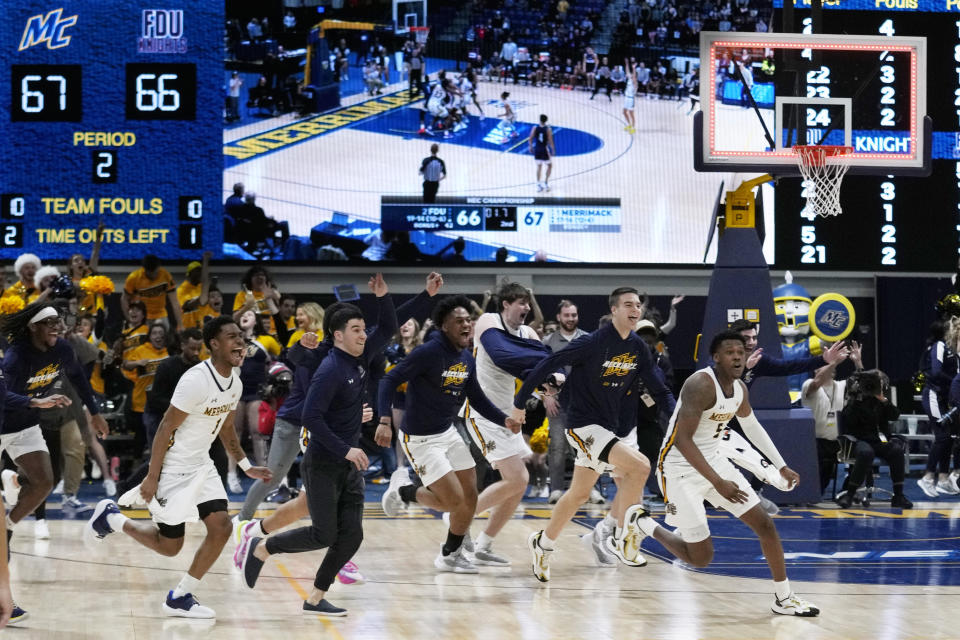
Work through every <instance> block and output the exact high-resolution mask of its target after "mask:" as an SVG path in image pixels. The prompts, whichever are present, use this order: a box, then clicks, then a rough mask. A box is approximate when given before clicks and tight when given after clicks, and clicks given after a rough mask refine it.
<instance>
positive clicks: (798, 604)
mask: <svg viewBox="0 0 960 640" xmlns="http://www.w3.org/2000/svg"><path fill="white" fill-rule="evenodd" d="M770 610H771V611H773V612H774V613H779V614H780V615H784V616H801V617H803V618H813V617H815V616H818V615H820V609H818V608H817V607H816V606H814V605H813V603H811V602H807V601H806V600H804V599H803V598H801V597H800V596H798V595H797V594H795V593H791V594H790V595H789V596H787V597H786V598H784V599H783V600H780V599H779V598H777V597H776V596H774V597H773V605H772V606H771V607H770Z"/></svg>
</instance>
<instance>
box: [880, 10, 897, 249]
mask: <svg viewBox="0 0 960 640" xmlns="http://www.w3.org/2000/svg"><path fill="white" fill-rule="evenodd" d="M877 31H878V32H879V33H881V34H883V35H885V36H893V35H894V34H895V33H896V31H895V30H894V28H893V20H890V19H887V20H884V21H883V23H882V24H881V25H880V27H879V28H878V29H877ZM892 60H893V56H892V55H890V54H889V53H887V52H886V51H884V52H883V53H881V54H880V61H881V62H890V61H892ZM896 79H897V77H896V73H895V71H894V68H893V66H892V65H889V64H882V65H881V66H880V96H879V98H880V105H881V107H880V126H881V127H893V126H895V125H896V123H895V122H894V115H895V112H894V110H893V105H896V103H897V92H896V89H895V88H894V82H896ZM896 198H897V185H896V184H895V183H894V182H893V176H890V175H888V176H887V179H886V180H885V181H883V182H881V183H880V199H881V200H883V204H882V207H883V221H882V224H881V225H880V264H882V265H887V266H895V265H896V264H897V247H896V244H897V227H896V226H895V225H894V218H893V204H894V201H895V200H896Z"/></svg>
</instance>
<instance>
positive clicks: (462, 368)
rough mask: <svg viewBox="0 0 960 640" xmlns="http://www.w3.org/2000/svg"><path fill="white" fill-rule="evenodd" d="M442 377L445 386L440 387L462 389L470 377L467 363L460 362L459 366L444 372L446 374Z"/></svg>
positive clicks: (456, 365)
mask: <svg viewBox="0 0 960 640" xmlns="http://www.w3.org/2000/svg"><path fill="white" fill-rule="evenodd" d="M440 375H441V376H442V377H443V384H441V385H440V386H442V387H460V386H462V385H463V383H464V382H466V381H467V378H468V377H469V376H470V372H469V371H467V363H465V362H458V363H457V364H455V365H453V366H451V367H450V368H448V369H446V370H444V372H443V373H441V374H440Z"/></svg>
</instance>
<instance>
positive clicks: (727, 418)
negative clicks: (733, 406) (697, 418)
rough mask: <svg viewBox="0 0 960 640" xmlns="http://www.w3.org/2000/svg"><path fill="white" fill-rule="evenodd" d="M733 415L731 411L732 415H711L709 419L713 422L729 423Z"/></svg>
mask: <svg viewBox="0 0 960 640" xmlns="http://www.w3.org/2000/svg"><path fill="white" fill-rule="evenodd" d="M733 414H734V412H733V411H731V412H730V413H711V414H710V417H709V418H707V419H708V420H713V421H715V422H729V421H730V418H732V417H733Z"/></svg>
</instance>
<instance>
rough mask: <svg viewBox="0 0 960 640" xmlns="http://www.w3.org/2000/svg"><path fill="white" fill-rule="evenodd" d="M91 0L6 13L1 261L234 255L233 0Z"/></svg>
mask: <svg viewBox="0 0 960 640" xmlns="http://www.w3.org/2000/svg"><path fill="white" fill-rule="evenodd" d="M163 7H164V8H159V6H158V5H157V3H155V2H148V1H143V0H126V1H124V2H97V1H95V0H85V1H81V2H74V3H69V5H68V6H66V7H64V8H56V7H55V6H51V5H49V4H47V3H41V2H33V1H25V2H17V3H12V4H10V5H9V6H5V7H4V11H3V12H2V13H0V34H2V35H3V42H5V43H7V44H6V45H5V46H6V47H7V49H6V51H7V55H5V56H4V60H5V61H7V62H5V64H6V65H7V66H6V68H5V69H3V73H4V75H5V76H6V78H7V79H8V81H3V82H0V139H2V140H3V141H4V143H3V145H2V146H0V148H2V152H0V154H2V155H0V159H2V162H0V258H6V259H11V258H15V257H16V256H17V255H19V254H20V253H23V252H24V251H30V252H33V253H37V254H39V255H41V256H43V258H44V259H45V260H54V259H64V258H66V257H68V256H69V255H70V254H72V253H75V252H77V251H81V252H88V251H89V247H90V246H91V245H92V243H93V240H94V237H95V230H96V228H97V225H98V223H99V222H100V221H101V220H102V221H103V222H104V223H105V226H106V230H105V233H104V239H103V242H104V244H105V245H109V246H105V247H104V255H105V256H109V257H110V258H111V259H125V260H139V259H140V258H141V257H142V256H143V255H144V254H146V253H154V254H156V255H158V256H160V257H162V258H166V259H180V258H182V259H194V258H195V257H196V256H197V255H199V253H200V252H201V251H206V250H209V251H212V252H213V253H214V255H215V256H219V255H220V254H221V253H222V242H223V229H222V225H223V222H222V216H221V206H222V202H221V197H220V184H221V180H222V175H223V162H222V155H221V154H222V152H221V144H220V143H221V135H222V134H221V131H222V129H221V125H220V120H221V114H222V105H223V98H222V93H221V92H220V82H219V81H218V79H219V78H220V77H221V75H222V73H223V62H222V48H223V33H222V30H223V26H222V25H223V5H222V3H217V2H190V3H182V4H179V5H177V4H176V3H175V4H174V5H173V6H171V5H169V4H166V5H163Z"/></svg>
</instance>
